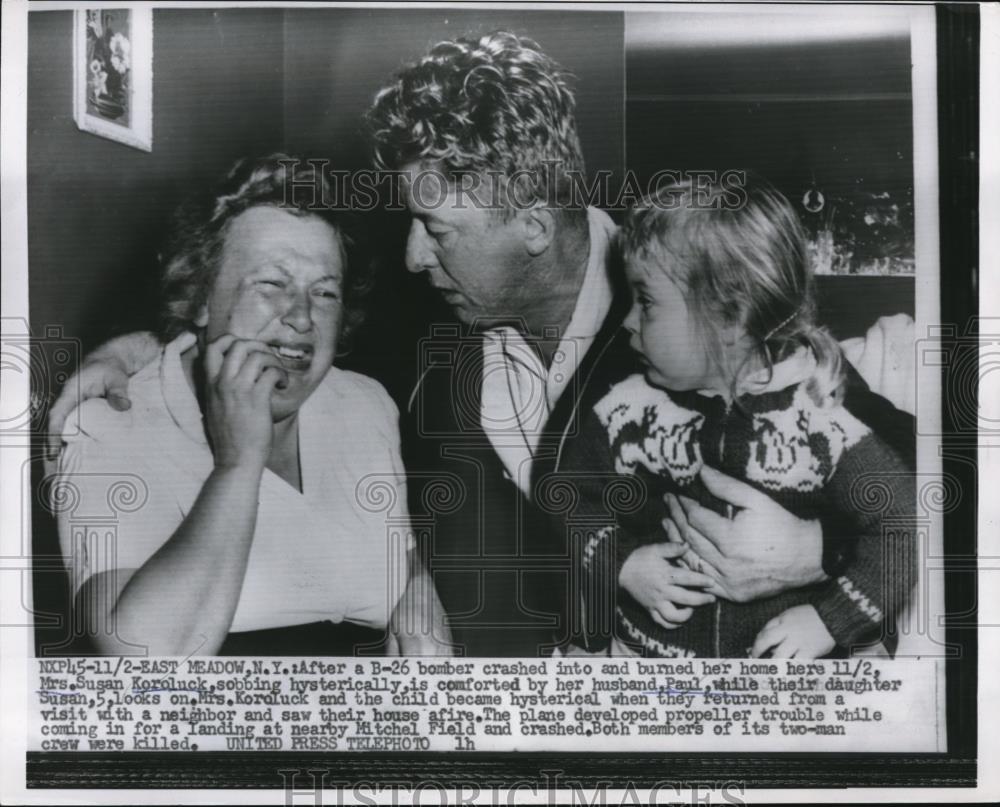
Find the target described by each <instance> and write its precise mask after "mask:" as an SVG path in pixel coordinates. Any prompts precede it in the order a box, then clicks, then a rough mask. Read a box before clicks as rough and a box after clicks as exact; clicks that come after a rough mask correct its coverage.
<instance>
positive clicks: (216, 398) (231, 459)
mask: <svg viewBox="0 0 1000 807" xmlns="http://www.w3.org/2000/svg"><path fill="white" fill-rule="evenodd" d="M287 379H288V374H287V372H286V371H285V369H284V368H283V367H282V366H281V361H280V359H278V357H277V356H275V355H274V354H273V353H272V352H271V351H270V349H269V348H268V346H267V345H266V344H264V343H263V342H258V341H255V340H252V339H237V338H236V337H235V336H233V335H232V334H224V335H222V336H220V337H219V338H218V339H216V340H215V341H214V342H212V343H211V344H209V346H208V348H207V349H206V351H205V382H206V383H205V390H206V406H205V408H206V410H207V411H206V413H205V417H206V424H207V427H208V433H209V435H210V436H211V438H212V452H213V454H214V455H215V465H216V467H217V468H239V467H252V468H261V469H263V467H264V465H265V464H266V463H267V459H268V456H269V454H270V453H271V441H272V439H273V422H272V420H271V393H272V392H273V391H274V388H275V386H277V385H278V384H279V383H282V382H286V381H287Z"/></svg>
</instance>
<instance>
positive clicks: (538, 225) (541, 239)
mask: <svg viewBox="0 0 1000 807" xmlns="http://www.w3.org/2000/svg"><path fill="white" fill-rule="evenodd" d="M521 215H522V216H523V217H524V233H525V241H524V243H525V247H526V248H527V250H528V254H530V255H531V257H533V258H537V257H538V256H539V255H541V254H542V253H544V252H545V250H547V249H548V248H549V247H550V246H551V245H552V242H553V241H554V240H555V237H556V217H555V211H553V210H552V209H551V208H548V207H542V206H540V205H536V206H535V207H531V208H529V209H528V210H525V211H523V212H522V213H521Z"/></svg>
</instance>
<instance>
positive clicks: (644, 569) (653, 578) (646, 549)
mask: <svg viewBox="0 0 1000 807" xmlns="http://www.w3.org/2000/svg"><path fill="white" fill-rule="evenodd" d="M684 551H685V548H684V547H683V546H680V545H679V544H670V543H668V544H647V545H646V546H640V547H639V548H638V549H636V550H635V551H634V552H632V554H630V555H629V556H628V557H627V558H626V559H625V563H623V564H622V570H621V572H620V573H619V575H618V583H619V585H620V586H621V587H622V588H624V589H625V590H626V591H627V592H628V593H629V594H631V595H632V596H633V597H635V599H636V601H637V602H638V603H639V604H640V605H644V606H646V608H648V609H649V615H650V616H651V617H653V619H654V620H655V621H656V622H657V623H659V624H660V625H662V626H663V627H664V628H666V629H667V630H673V629H674V628H678V627H680V626H681V625H682V624H683V623H685V622H687V621H688V620H689V619H690V618H691V614H693V613H694V609H695V608H696V607H697V606H699V605H707V604H708V603H710V602H715V597H713V596H712V595H711V594H707V593H706V592H705V591H703V590H699V589H704V588H707V587H709V586H711V585H712V583H713V582H714V581H713V580H712V578H711V577H709V576H708V575H705V574H700V573H699V572H695V571H691V570H690V569H685V568H681V567H678V566H674V565H673V564H672V563H671V562H670V561H671V560H672V559H673V558H677V557H680V556H681V555H682V554H684Z"/></svg>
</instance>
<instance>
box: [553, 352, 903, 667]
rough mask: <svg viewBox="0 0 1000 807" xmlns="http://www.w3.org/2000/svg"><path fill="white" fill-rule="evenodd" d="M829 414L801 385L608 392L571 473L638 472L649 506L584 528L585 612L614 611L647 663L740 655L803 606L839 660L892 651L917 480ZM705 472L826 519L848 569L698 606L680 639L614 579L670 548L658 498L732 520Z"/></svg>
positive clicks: (851, 419) (626, 386) (637, 384)
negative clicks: (635, 560) (853, 653)
mask: <svg viewBox="0 0 1000 807" xmlns="http://www.w3.org/2000/svg"><path fill="white" fill-rule="evenodd" d="M779 367H780V365H779ZM776 377H777V376H776ZM799 377H801V376H799ZM866 394H867V395H872V393H870V392H867V393H866ZM824 403H825V405H824V406H820V405H818V404H817V403H816V402H814V400H813V399H812V397H811V396H810V394H809V393H808V392H807V390H806V383H805V382H800V383H794V384H791V385H789V386H784V387H783V388H780V389H774V388H773V385H772V387H770V388H768V389H767V390H765V391H763V392H761V393H759V394H746V395H743V396H742V397H740V398H739V399H738V400H737V402H736V404H735V405H733V404H727V402H726V401H725V400H724V399H723V398H722V397H721V396H709V395H705V394H703V393H699V392H683V393H676V392H666V391H663V390H660V389H656V388H654V387H651V386H650V385H649V384H647V383H646V381H645V379H644V378H643V377H642V376H641V375H633V376H630V377H629V378H627V379H625V380H624V381H621V382H620V383H618V384H616V385H614V386H613V387H612V388H611V390H610V392H609V393H608V394H607V395H606V396H605V397H604V398H602V399H601V400H600V401H599V402H598V403H597V405H596V406H595V407H594V410H593V412H591V413H590V414H589V415H588V416H587V418H586V419H585V420H584V422H583V423H582V425H581V428H582V429H583V430H584V431H585V432H586V431H589V432H590V434H589V435H587V434H584V435H581V436H582V437H584V438H589V439H584V440H582V441H581V442H580V444H581V445H586V446H588V447H589V448H588V451H587V454H588V456H577V457H576V458H575V465H576V467H577V468H579V469H582V470H589V471H598V470H608V469H609V466H610V468H613V469H614V471H616V472H617V473H619V474H627V475H633V476H634V477H637V478H638V479H639V480H641V482H643V483H644V484H645V495H644V497H643V498H642V502H641V504H640V505H639V506H638V508H637V509H636V510H635V511H634V512H631V513H627V514H624V515H619V516H618V517H617V518H616V519H615V521H616V522H617V523H608V524H606V525H605V526H603V527H599V528H596V529H594V530H592V531H590V533H589V535H590V537H589V539H588V540H587V541H586V544H585V545H584V547H583V553H582V565H583V569H582V571H583V578H584V591H585V594H584V608H585V611H587V612H590V611H595V610H600V609H609V608H610V609H613V613H614V626H615V627H614V631H615V634H616V635H617V637H618V638H619V640H621V641H624V642H625V643H627V644H629V645H631V646H632V647H633V648H634V649H636V650H637V651H638V652H640V653H642V654H643V655H647V656H716V657H734V656H745V655H747V653H748V650H749V648H750V647H751V646H752V645H753V642H754V639H755V638H756V636H757V634H758V632H759V631H760V630H761V628H763V626H764V625H765V623H767V622H768V621H769V620H770V619H772V618H773V617H775V616H777V615H778V614H780V613H782V612H783V611H785V610H787V609H788V608H791V607H793V606H795V605H801V604H805V603H808V604H812V605H813V606H814V607H815V608H816V610H817V611H818V613H819V615H820V617H821V618H822V620H823V622H824V624H825V625H826V627H827V629H828V630H829V631H830V633H831V635H832V636H833V637H834V639H835V640H836V642H837V645H838V647H839V648H841V651H843V650H844V649H847V648H849V647H850V646H851V645H853V644H856V643H864V642H871V641H874V640H878V639H881V640H882V641H883V643H885V644H886V646H887V647H888V648H889V649H890V651H892V650H894V648H895V635H894V624H895V617H896V615H897V614H898V611H899V609H900V608H901V607H902V605H903V604H904V603H905V601H906V600H907V598H908V596H909V593H910V590H911V588H912V584H913V581H914V579H915V554H916V548H915V546H914V540H915V539H914V530H913V520H914V512H915V490H914V477H913V474H912V473H911V472H910V470H909V468H908V466H907V464H906V463H905V462H904V461H903V460H902V459H901V458H900V456H899V455H898V454H897V453H896V452H895V451H893V449H892V448H890V447H889V446H888V445H887V444H886V443H885V442H883V441H882V440H881V439H880V438H879V437H877V436H876V435H875V434H874V433H873V432H872V431H871V429H869V428H868V427H867V426H866V425H865V424H864V423H862V422H861V421H860V420H859V419H858V418H856V417H855V416H854V415H852V414H851V412H849V411H848V410H847V409H846V408H844V406H843V405H841V404H839V403H837V402H836V401H834V400H828V401H826V402H824ZM570 464H571V465H573V464H574V459H573V458H571V461H570ZM703 464H707V465H709V466H711V467H713V468H717V469H718V470H720V471H722V472H723V473H726V474H728V475H730V476H733V477H736V478H738V479H741V480H743V481H745V482H748V483H749V484H751V485H753V486H754V487H756V488H757V489H759V490H761V491H763V492H764V493H766V494H767V495H768V496H770V497H771V498H772V499H774V500H775V501H776V502H777V503H778V504H780V505H781V506H782V507H783V508H785V509H786V510H788V511H790V512H791V513H793V514H795V515H796V516H798V517H799V518H803V519H821V520H822V522H823V526H824V543H825V544H826V545H827V547H828V549H829V544H830V542H834V543H839V547H838V552H839V553H840V554H841V556H842V557H844V558H846V563H844V564H843V566H842V571H841V572H840V573H838V574H836V576H834V577H833V578H832V579H831V580H829V581H827V582H824V583H820V584H817V585H813V586H808V587H805V588H800V589H793V590H790V591H786V592H783V593H781V594H779V595H777V596H774V597H769V598H764V599H760V600H755V601H751V602H746V603H735V602H729V601H726V600H721V599H720V600H718V601H717V602H716V603H715V604H712V605H706V606H702V607H699V608H696V609H695V611H694V614H693V615H692V617H691V618H690V619H689V620H688V621H687V622H685V623H684V624H683V625H682V626H680V627H679V628H676V629H674V630H668V629H666V628H663V627H662V626H660V625H659V624H658V623H656V622H655V621H654V620H653V619H652V617H651V616H650V614H649V612H648V610H647V609H646V608H645V607H643V606H642V605H640V604H639V603H638V602H636V601H635V600H634V599H633V598H632V597H631V596H629V594H628V593H627V592H626V591H624V589H621V588H619V587H618V585H617V581H618V573H619V572H620V570H621V566H622V564H623V563H624V560H625V558H627V557H628V555H629V554H630V553H631V552H632V551H633V550H634V549H635V548H637V547H639V546H641V545H644V544H647V543H660V542H662V541H664V540H665V534H664V532H663V530H662V527H661V523H660V522H661V520H662V519H663V518H664V517H665V516H666V514H667V510H666V505H665V504H664V502H663V494H664V493H665V492H668V491H672V492H676V493H683V494H684V495H686V496H689V497H692V498H694V499H696V500H698V501H699V502H701V503H702V504H703V505H706V506H708V507H711V508H712V509H713V510H715V511H716V512H719V513H720V514H722V515H726V511H725V505H724V504H723V503H722V502H719V501H718V500H717V499H715V498H714V497H713V496H712V495H711V494H710V493H709V491H708V490H707V489H706V488H705V486H704V484H703V483H702V481H701V479H700V478H699V476H698V473H699V471H700V469H701V467H702V465H703ZM582 500H583V501H587V497H582ZM598 501H599V499H598ZM833 525H836V527H833ZM832 527H833V529H832V531H833V532H834V533H835V534H830V532H831V528H832ZM750 537H751V536H748V538H750ZM604 612H605V613H607V611H606V610H605V611H604ZM883 626H888V627H887V628H886V629H885V630H883ZM601 644H602V642H601V641H600V640H598V642H597V643H596V646H600V645H601ZM594 647H595V644H594V643H593V642H592V643H591V648H592V649H593V648H594Z"/></svg>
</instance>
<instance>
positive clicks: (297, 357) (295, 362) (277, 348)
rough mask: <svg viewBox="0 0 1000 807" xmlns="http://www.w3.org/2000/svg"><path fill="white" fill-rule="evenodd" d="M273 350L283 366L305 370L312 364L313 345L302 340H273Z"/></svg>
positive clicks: (295, 370)
mask: <svg viewBox="0 0 1000 807" xmlns="http://www.w3.org/2000/svg"><path fill="white" fill-rule="evenodd" d="M270 347H271V351H272V352H273V353H274V355H275V356H277V357H278V358H279V359H280V360H281V366H282V367H284V368H285V369H286V370H291V371H294V372H305V371H306V370H308V369H309V367H310V366H311V365H312V357H313V348H312V345H310V344H307V343H304V342H300V343H295V344H284V343H281V342H272V343H271V345H270Z"/></svg>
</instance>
